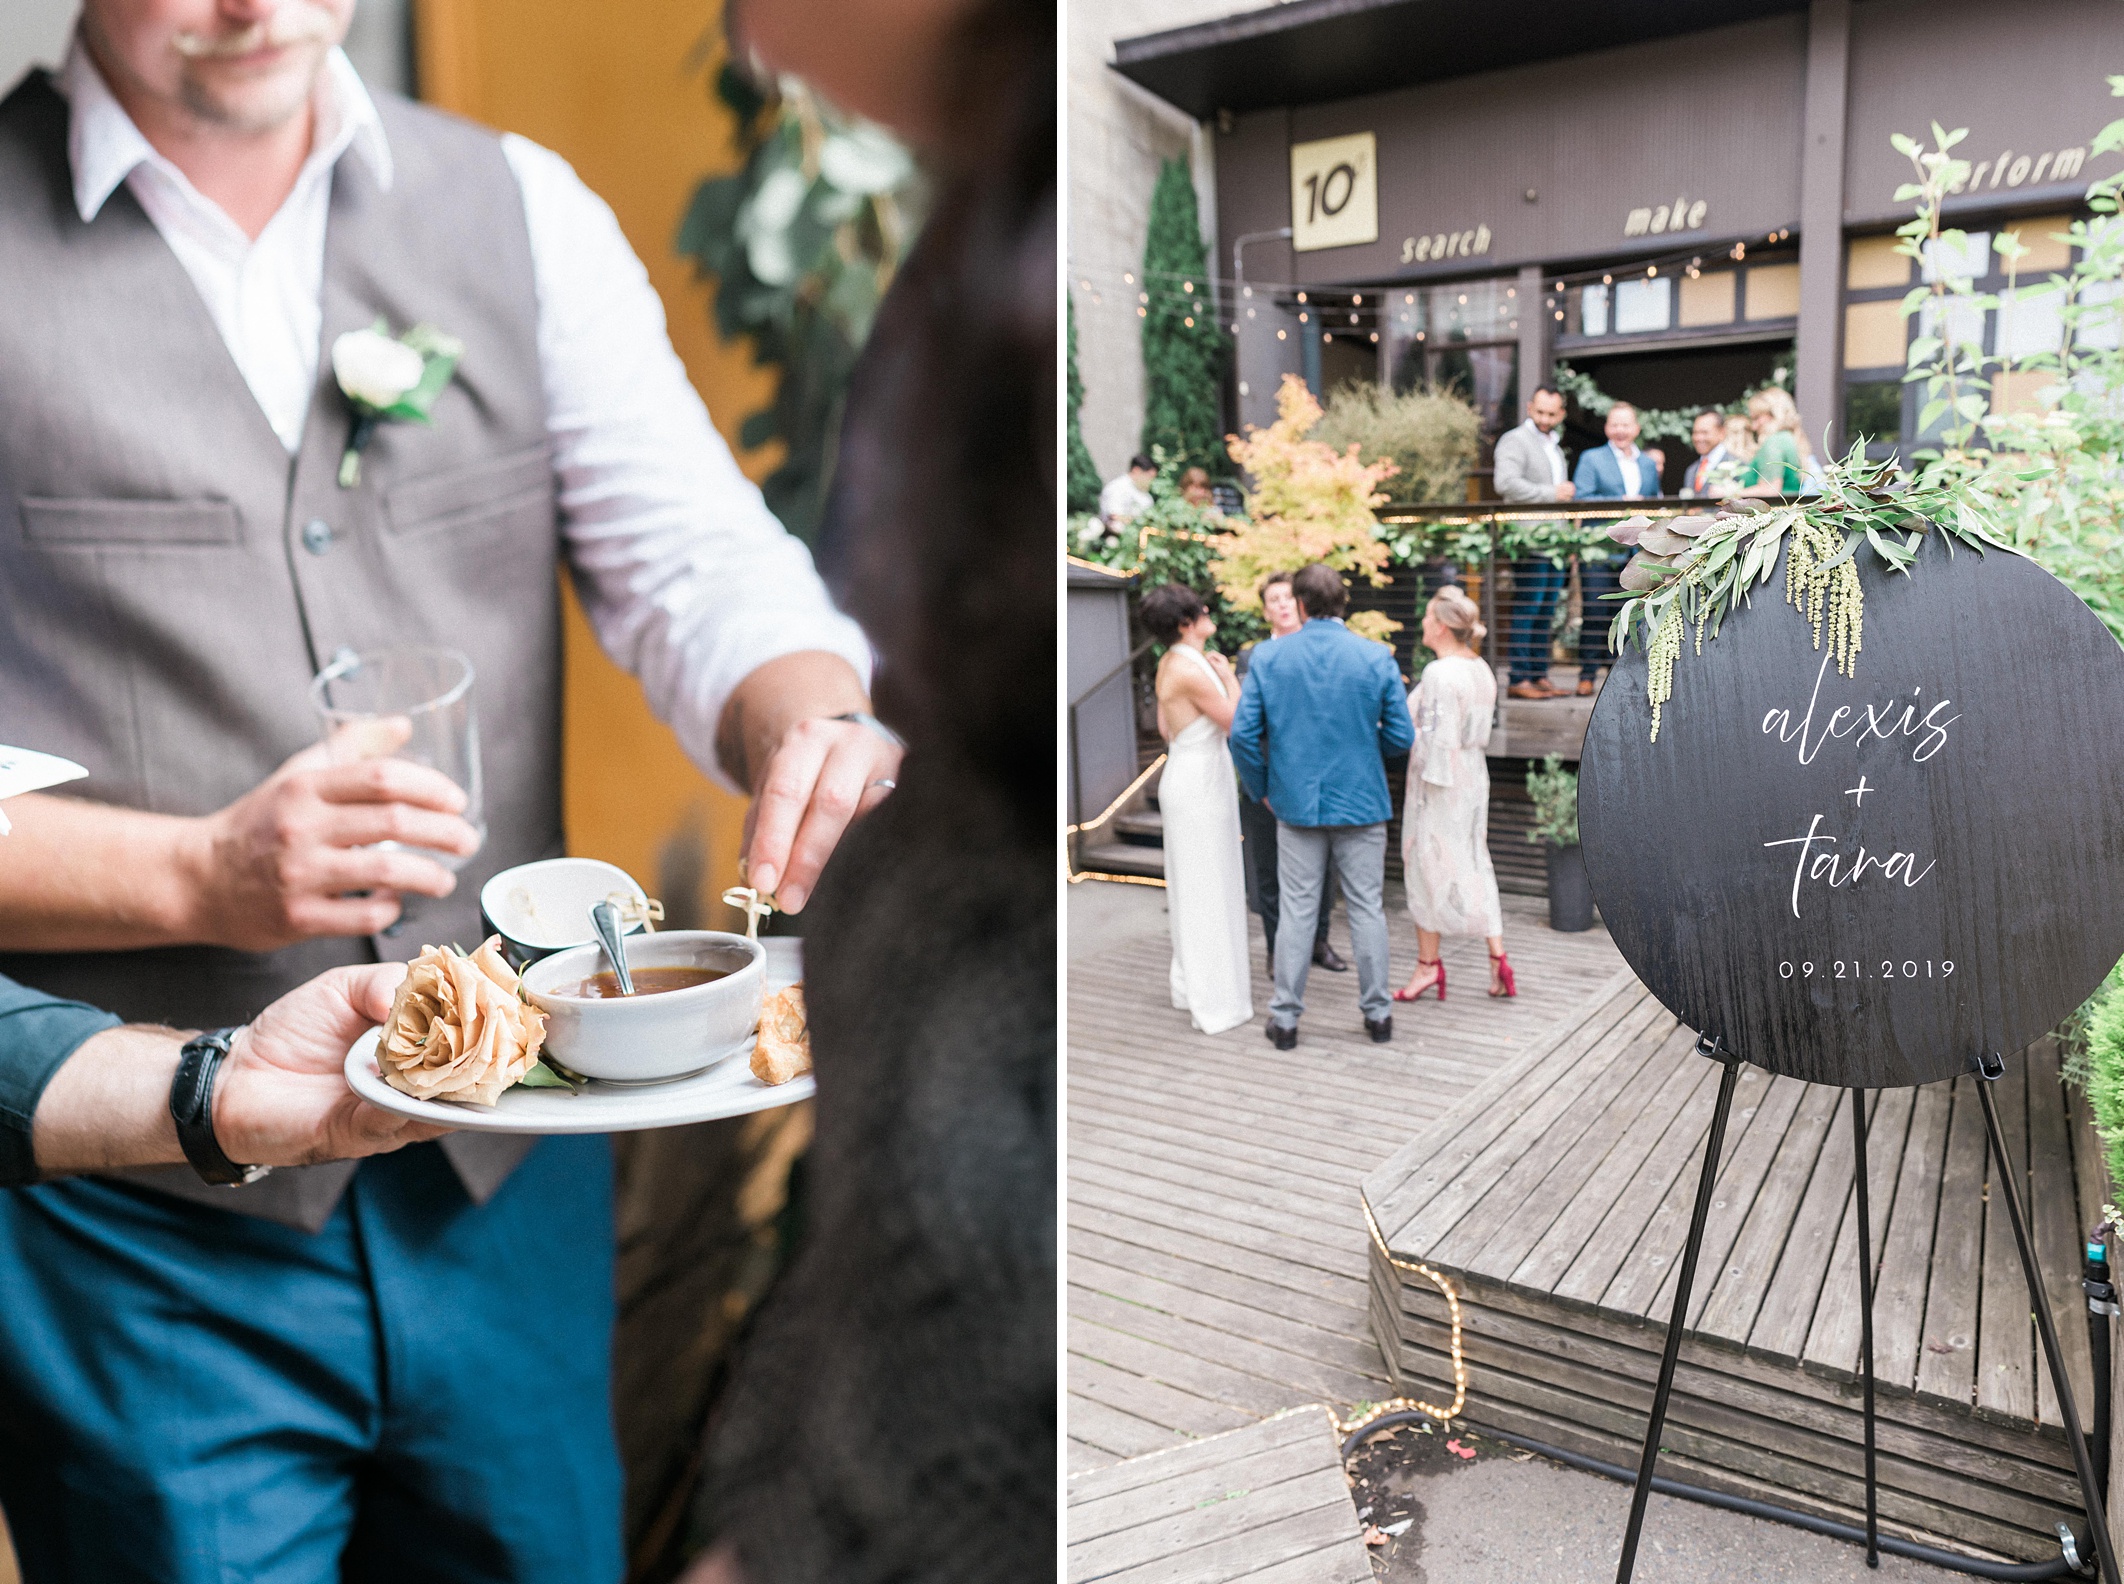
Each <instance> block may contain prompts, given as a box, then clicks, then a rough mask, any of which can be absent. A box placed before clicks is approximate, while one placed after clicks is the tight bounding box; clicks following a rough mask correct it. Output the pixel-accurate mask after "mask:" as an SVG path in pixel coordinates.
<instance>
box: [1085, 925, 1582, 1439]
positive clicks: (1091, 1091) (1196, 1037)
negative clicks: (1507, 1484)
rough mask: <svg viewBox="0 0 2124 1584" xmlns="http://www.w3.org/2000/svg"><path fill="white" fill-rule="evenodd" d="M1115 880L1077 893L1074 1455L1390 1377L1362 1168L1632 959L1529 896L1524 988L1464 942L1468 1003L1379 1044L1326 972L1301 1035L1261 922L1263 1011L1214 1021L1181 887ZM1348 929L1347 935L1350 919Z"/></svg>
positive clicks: (1416, 1012)
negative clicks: (1200, 1011)
mask: <svg viewBox="0 0 2124 1584" xmlns="http://www.w3.org/2000/svg"><path fill="white" fill-rule="evenodd" d="M1094 884H1096V883H1094ZM1080 889H1081V888H1080ZM1098 889H1099V890H1100V891H1102V892H1103V893H1105V895H1104V896H1102V897H1099V898H1096V899H1080V898H1078V897H1076V896H1074V895H1073V897H1072V908H1073V912H1072V928H1071V940H1072V944H1071V958H1072V960H1071V964H1070V975H1069V1066H1068V1073H1067V1084H1068V1088H1067V1108H1066V1117H1067V1123H1066V1125H1067V1128H1068V1147H1069V1353H1070V1357H1069V1393H1070V1396H1069V1405H1068V1414H1069V1434H1070V1467H1071V1468H1072V1469H1073V1470H1076V1469H1084V1468H1092V1467H1098V1466H1101V1465H1104V1464H1108V1463H1111V1462H1114V1461H1115V1460H1117V1459H1121V1458H1130V1457H1135V1456H1137V1455H1139V1454H1141V1453H1145V1452H1150V1451H1154V1450H1156V1449H1158V1448H1161V1447H1169V1446H1172V1445H1174V1444H1175V1443H1178V1442H1182V1441H1186V1440H1189V1439H1192V1438H1195V1437H1201V1436H1211V1435H1216V1434H1218V1433H1220V1432H1223V1431H1228V1430H1233V1429H1236V1428H1239V1427H1241V1426H1244V1425H1247V1424H1251V1423H1253V1422H1255V1421H1257V1420H1260V1419H1262V1418H1264V1417H1266V1416H1268V1415H1271V1414H1274V1413H1277V1412H1279V1411H1281V1410H1283V1409H1287V1408H1291V1407H1295V1406H1297V1405H1300V1404H1307V1403H1329V1404H1333V1405H1336V1406H1337V1407H1339V1408H1346V1407H1347V1406H1348V1405H1350V1404H1353V1403H1356V1402H1360V1401H1365V1400H1369V1399H1376V1398H1378V1397H1381V1396H1384V1395H1386V1393H1387V1390H1388V1388H1387V1384H1386V1379H1385V1370H1384V1364H1383V1360H1382V1357H1381V1354H1380V1351H1379V1347H1378V1345H1377V1343H1376V1342H1375V1341H1374V1340H1373V1339H1372V1337H1371V1335H1370V1334H1369V1331H1368V1328H1367V1322H1366V1280H1367V1277H1366V1238H1365V1234H1364V1229H1363V1221H1362V1217H1361V1215H1360V1213H1359V1208H1358V1185H1359V1182H1360V1181H1361V1179H1362V1178H1363V1177H1364V1175H1365V1173H1367V1172H1368V1171H1370V1170H1372V1169H1373V1168H1375V1167H1376V1166H1378V1165H1379V1164H1380V1162H1382V1161H1383V1160H1385V1159H1386V1158H1387V1156H1388V1155H1389V1154H1390V1153H1391V1152H1392V1151H1393V1150H1394V1149H1396V1148H1397V1147H1399V1146H1400V1145H1402V1144H1404V1143H1405V1142H1406V1141H1407V1140H1408V1139H1409V1138H1410V1137H1412V1136H1413V1135H1415V1134H1417V1133H1420V1132H1422V1131H1424V1130H1425V1128H1426V1127H1427V1126H1428V1125H1429V1124H1431V1123H1433V1122H1435V1121H1436V1120H1437V1119H1439V1118H1440V1117H1442V1116H1444V1115H1445V1113H1446V1111H1447V1110H1448V1109H1449V1108H1450V1107H1451V1106H1452V1105H1453V1104H1454V1102H1455V1101H1457V1100H1459V1099H1460V1098H1461V1097H1462V1096H1464V1095H1466V1094H1467V1093H1469V1092H1470V1091H1471V1090H1473V1089H1474V1088H1475V1087H1476V1086H1477V1085H1478V1084H1480V1083H1481V1082H1482V1081H1483V1079H1484V1078H1485V1077H1487V1076H1488V1075H1489V1074H1490V1073H1492V1072H1494V1071H1496V1070H1497V1069H1498V1068H1500V1067H1501V1066H1503V1065H1504V1064H1505V1063H1506V1062H1508V1061H1510V1060H1511V1058H1512V1057H1513V1056H1514V1054H1515V1053H1517V1052H1518V1051H1520V1050H1522V1049H1524V1048H1526V1047H1527V1046H1528V1045H1529V1044H1530V1043H1531V1042H1533V1041H1534V1040H1535V1039H1536V1038H1537V1037H1538V1036H1539V1035H1540V1034H1541V1033H1542V1031H1543V1030H1545V1029H1546V1028H1547V1027H1548V1026H1549V1025H1550V1024H1552V1023H1553V1022H1555V1021H1556V1019H1557V1018H1559V1017H1560V1016H1563V1015H1565V1014H1567V1013H1569V1012H1570V1011H1571V1010H1572V1009H1573V1008H1574V1007H1578V1008H1581V1009H1582V1008H1583V1007H1585V1006H1586V1005H1588V1004H1590V1003H1591V1002H1593V1001H1595V1000H1597V999H1598V998H1599V997H1600V996H1601V995H1602V994H1603V993H1604V991H1605V990H1606V988H1608V987H1611V986H1612V985H1613V984H1614V983H1615V982H1616V975H1617V974H1618V972H1621V971H1622V970H1621V958H1620V957H1619V955H1618V954H1617V953H1616V951H1615V949H1614V947H1613V945H1612V944H1611V943H1610V942H1609V940H1608V938H1607V934H1606V932H1605V931H1604V930H1601V929H1599V928H1597V927H1596V928H1595V929H1593V930H1591V931H1588V932H1586V933H1585V934H1580V935H1559V934H1556V933H1554V932H1553V931H1551V930H1550V929H1549V928H1548V926H1547V922H1546V914H1545V912H1544V910H1543V909H1542V907H1541V905H1540V904H1538V903H1535V902H1532V901H1531V900H1524V899H1520V898H1515V897H1507V898H1506V899H1505V912H1506V918H1505V933H1506V938H1507V942H1508V945H1509V947H1510V950H1511V953H1512V960H1513V963H1514V965H1515V966H1516V967H1517V969H1518V971H1519V978H1520V994H1519V996H1518V998H1517V999H1516V1000H1511V1001H1492V1000H1490V999H1489V998H1488V997H1487V996H1486V995H1484V994H1483V989H1484V987H1485V985H1486V984H1487V982H1488V981H1487V972H1486V967H1485V963H1484V955H1483V946H1482V943H1481V942H1480V941H1479V940H1469V941H1459V942H1448V943H1447V945H1446V947H1445V952H1446V959H1445V960H1446V965H1447V970H1448V979H1449V985H1450V993H1449V997H1448V999H1447V1001H1446V1002H1445V1004H1444V1005H1442V1006H1441V1005H1439V1004H1438V1003H1436V1002H1434V1001H1431V1000H1428V999H1426V1000H1425V1001H1423V1002H1420V1003H1417V1004H1416V1005H1414V1006H1400V1007H1397V1008H1396V1009H1395V1028H1396V1035H1395V1039H1394V1042H1393V1043H1392V1044H1389V1045H1373V1044H1372V1043H1370V1041H1369V1040H1367V1039H1366V1037H1365V1034H1364V1029H1363V1024H1362V1020H1361V1018H1360V1017H1359V1015H1358V1011H1357V986H1356V975H1355V974H1354V973H1349V974H1324V973H1319V972H1317V971H1316V972H1315V973H1314V975H1313V976H1312V983H1311V986H1310V987H1309V990H1308V999H1309V1006H1308V1010H1307V1013H1306V1016H1305V1019H1304V1021H1303V1024H1302V1032H1301V1043H1300V1044H1299V1046H1298V1048H1297V1049H1296V1050H1294V1051H1291V1052H1287V1053H1286V1052H1281V1051H1278V1050H1276V1049H1275V1048H1274V1047H1273V1046H1271V1045H1269V1044H1268V1042H1267V1041H1266V1039H1264V1038H1263V1035H1262V1029H1261V1024H1262V1014H1265V1012H1266V1010H1267V1006H1268V985H1267V982H1266V980H1265V978H1264V977H1263V976H1262V971H1261V970H1262V964H1261V946H1260V939H1261V938H1260V932H1259V928H1258V925H1257V926H1256V927H1255V930H1254V936H1253V940H1254V950H1253V953H1252V956H1253V959H1254V970H1255V980H1254V1004H1255V1007H1256V1008H1257V1015H1256V1019H1255V1022H1254V1024H1253V1025H1251V1026H1248V1027H1245V1028H1238V1029H1233V1030H1231V1031H1229V1032H1227V1033H1224V1034H1220V1035H1217V1036H1214V1037H1210V1036H1205V1035H1201V1034H1198V1033H1196V1032H1195V1031H1194V1030H1193V1029H1192V1028H1191V1027H1190V1025H1189V1023H1188V1021H1187V1016H1186V1014H1185V1013H1178V1012H1175V1011H1173V1010H1172V1008H1171V1006H1170V1005H1169V1004H1168V1001H1167V995H1166V961H1167V951H1166V947H1165V945H1164V943H1163V930H1164V927H1165V926H1164V912H1163V893H1162V892H1159V891H1156V890H1152V889H1150V888H1137V887H1128V888H1121V887H1099V888H1098ZM1124 892H1127V893H1133V894H1132V895H1129V894H1123V893H1124ZM1092 901H1096V902H1097V904H1098V905H1099V907H1100V908H1102V909H1104V910H1107V911H1105V912H1103V913H1102V915H1101V919H1100V922H1099V927H1098V929H1097V930H1096V931H1094V932H1092V933H1095V934H1097V935H1099V936H1102V937H1104V938H1105V940H1106V941H1107V943H1106V944H1103V945H1099V946H1094V947H1091V948H1090V949H1088V950H1086V949H1084V947H1083V942H1084V938H1085V933H1086V932H1084V931H1082V930H1081V929H1080V927H1079V919H1078V914H1077V912H1076V911H1074V910H1075V909H1077V908H1079V907H1080V906H1084V905H1087V904H1088V903H1090V902H1092ZM1390 922H1391V924H1392V927H1393V929H1394V963H1393V966H1394V971H1395V973H1396V975H1397V979H1396V982H1397V983H1398V982H1399V976H1406V975H1407V974H1408V973H1409V972H1410V971H1411V970H1412V968H1413V967H1414V963H1415V954H1416V953H1415V939H1414V934H1413V931H1412V930H1411V928H1410V926H1409V923H1408V917H1407V914H1406V913H1405V912H1401V911H1399V910H1398V908H1397V909H1396V910H1395V911H1394V912H1393V913H1392V914H1391V916H1390ZM1335 939H1336V941H1337V943H1338V944H1339V945H1341V946H1343V947H1344V948H1345V949H1346V947H1347V935H1346V931H1345V930H1344V928H1343V925H1342V923H1341V920H1340V918H1339V916H1338V919H1337V922H1336V926H1335Z"/></svg>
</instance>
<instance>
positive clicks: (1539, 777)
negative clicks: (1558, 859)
mask: <svg viewBox="0 0 2124 1584" xmlns="http://www.w3.org/2000/svg"><path fill="white" fill-rule="evenodd" d="M1527 796H1528V797H1530V798H1532V799H1533V800H1534V824H1533V827H1532V828H1531V829H1530V830H1528V832H1527V840H1528V841H1530V842H1548V843H1551V844H1552V845H1554V846H1557V847H1576V846H1577V845H1578V772H1577V771H1575V770H1566V769H1565V768H1564V767H1563V760H1562V759H1560V758H1558V757H1557V756H1556V755H1555V754H1550V755H1549V757H1548V758H1546V759H1544V760H1542V762H1541V768H1540V769H1539V770H1529V771H1528V772H1527Z"/></svg>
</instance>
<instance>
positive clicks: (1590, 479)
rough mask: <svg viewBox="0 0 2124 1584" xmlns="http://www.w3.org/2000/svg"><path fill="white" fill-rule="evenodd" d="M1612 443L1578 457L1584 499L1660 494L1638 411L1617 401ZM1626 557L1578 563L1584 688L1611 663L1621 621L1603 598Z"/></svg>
mask: <svg viewBox="0 0 2124 1584" xmlns="http://www.w3.org/2000/svg"><path fill="white" fill-rule="evenodd" d="M1605 427H1606V429H1607V433H1608V443H1607V444H1606V445H1604V446H1595V447H1594V448H1593V449H1592V450H1590V451H1588V452H1586V453H1585V454H1584V455H1583V456H1581V457H1580V458H1579V459H1578V473H1577V476H1576V477H1575V478H1573V479H1572V481H1571V482H1572V483H1573V484H1574V485H1576V486H1577V489H1576V492H1575V493H1576V494H1577V496H1578V498H1579V499H1580V500H1582V501H1584V500H1639V499H1642V498H1643V497H1646V496H1652V495H1657V494H1658V493H1659V469H1658V468H1657V467H1655V466H1654V465H1653V462H1652V458H1651V457H1650V456H1648V455H1647V454H1646V453H1645V452H1643V451H1640V450H1638V448H1637V409H1636V408H1635V407H1632V406H1631V405H1630V404H1629V403H1628V402H1617V403H1616V404H1615V405H1614V406H1613V407H1610V408H1609V409H1608V421H1607V424H1606V426H1605ZM1589 526H1590V525H1589ZM1622 565H1623V558H1622V557H1620V556H1617V555H1612V554H1611V555H1610V556H1609V558H1608V559H1607V560H1605V561H1588V560H1586V559H1584V558H1583V557H1581V558H1580V559H1579V563H1578V587H1579V592H1580V595H1581V601H1582V603H1581V612H1582V616H1583V620H1582V622H1581V625H1580V626H1579V629H1578V691H1579V693H1580V694H1581V695H1583V694H1587V693H1591V692H1592V691H1593V676H1594V673H1595V672H1597V671H1598V670H1599V669H1600V668H1601V666H1603V665H1604V664H1606V663H1607V651H1608V625H1609V623H1610V622H1612V621H1613V620H1614V619H1615V606H1614V603H1613V602H1612V601H1608V600H1603V599H1602V598H1601V596H1602V595H1604V594H1612V593H1614V592H1615V590H1616V589H1617V588H1618V587H1620V586H1621V585H1620V584H1619V583H1618V582H1617V581H1616V580H1617V579H1618V578H1619V577H1620V576H1621V575H1622Z"/></svg>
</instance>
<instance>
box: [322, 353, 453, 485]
mask: <svg viewBox="0 0 2124 1584" xmlns="http://www.w3.org/2000/svg"><path fill="white" fill-rule="evenodd" d="M464 351H465V344H464V343H463V342H462V341H460V340H458V339H457V337H455V336H452V335H445V334H444V333H443V332H442V331H440V330H438V329H436V328H435V327H434V326H433V325H415V326H414V327H413V328H412V329H410V330H408V331H407V332H406V333H405V334H404V335H401V336H393V335H392V334H391V331H390V326H389V324H388V322H387V321H385V320H382V319H379V320H377V321H376V323H375V325H374V326H373V327H371V328H370V329H367V330H349V331H348V332H347V333H346V334H345V335H343V336H341V337H339V339H338V340H336V341H334V342H333V343H332V376H333V378H334V379H336V380H338V381H339V391H340V394H341V395H343V396H345V397H346V399H347V405H348V406H349V407H350V408H352V409H353V411H354V427H353V429H352V430H351V431H349V433H348V435H347V449H346V452H345V454H344V455H342V456H341V457H340V459H339V487H340V488H341V489H352V488H353V487H354V486H355V485H357V484H359V483H360V482H361V453H362V451H363V449H364V448H365V447H366V446H367V445H368V443H369V437H370V436H371V435H373V434H375V433H376V426H377V425H378V424H379V423H381V422H382V421H383V420H384V419H386V418H409V419H411V420H413V421H414V422H415V423H432V422H433V421H434V420H433V419H432V418H430V417H429V416H428V414H429V409H430V408H432V407H433V406H434V405H435V398H436V397H438V396H440V395H441V394H442V390H443V387H444V386H445V385H447V384H449V383H450V376H451V375H453V374H455V373H456V372H457V360H458V359H459V358H460V357H462V356H464Z"/></svg>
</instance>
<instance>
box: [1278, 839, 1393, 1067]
mask: <svg viewBox="0 0 2124 1584" xmlns="http://www.w3.org/2000/svg"><path fill="white" fill-rule="evenodd" d="M1276 853H1277V863H1276V880H1277V889H1278V891H1280V892H1281V893H1282V895H1281V896H1280V897H1279V898H1278V912H1279V913H1280V914H1281V917H1280V918H1279V919H1278V921H1277V926H1278V927H1277V930H1276V995H1275V999H1274V1000H1273V1001H1271V1002H1270V1003H1269V1022H1270V1023H1271V1024H1273V1025H1274V1026H1275V1027H1277V1028H1293V1027H1295V1026H1296V1025H1297V1022H1298V1018H1299V1015H1300V1014H1301V1013H1303V1012H1304V1011H1305V981H1306V976H1307V974H1308V973H1310V972H1311V970H1312V966H1313V930H1314V928H1315V925H1316V923H1317V921H1318V919H1319V916H1320V906H1321V901H1322V898H1323V897H1324V895H1325V894H1326V891H1327V877H1328V872H1329V871H1330V870H1331V869H1332V870H1333V871H1334V873H1335V875H1336V877H1337V878H1338V879H1339V880H1340V881H1341V882H1342V900H1343V905H1344V907H1345V908H1346V909H1347V910H1348V913H1349V919H1350V950H1351V955H1352V956H1354V957H1355V958H1356V959H1357V1005H1358V1006H1359V1007H1360V1008H1361V1009H1362V1010H1363V1013H1364V1015H1365V1017H1366V1018H1368V1019H1370V1020H1372V1021H1375V1022H1376V1021H1377V1020H1378V1019H1380V1018H1383V1017H1385V1016H1386V1015H1387V1014H1388V1013H1389V1012H1391V1011H1392V1010H1393V999H1392V996H1391V993H1390V989H1389V986H1388V984H1387V923H1386V908H1385V907H1384V906H1383V904H1382V902H1381V893H1382V892H1383V891H1384V889H1385V886H1386V824H1385V822H1384V821H1382V822H1381V823H1379V824H1377V825H1286V824H1284V823H1283V822H1282V821H1281V820H1278V821H1277V822H1276Z"/></svg>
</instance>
